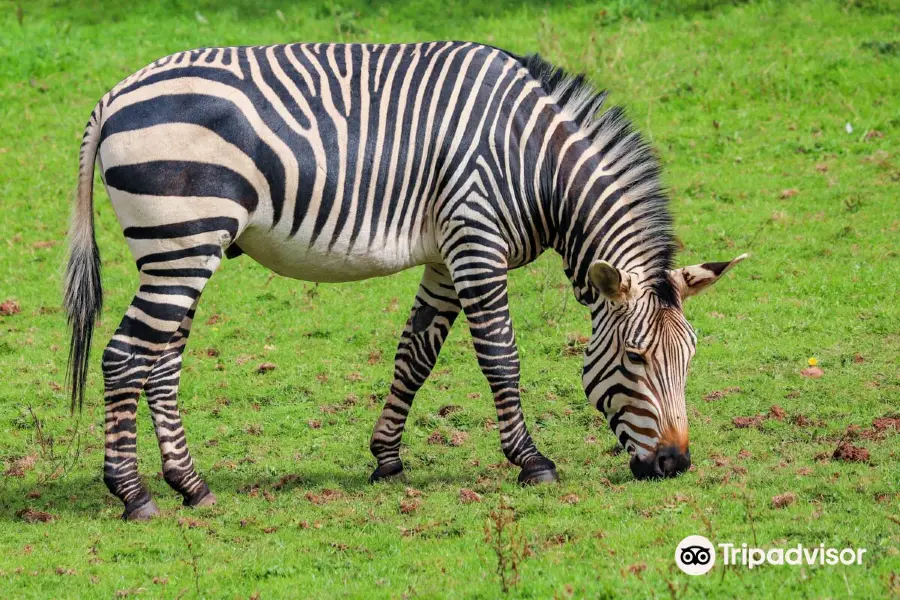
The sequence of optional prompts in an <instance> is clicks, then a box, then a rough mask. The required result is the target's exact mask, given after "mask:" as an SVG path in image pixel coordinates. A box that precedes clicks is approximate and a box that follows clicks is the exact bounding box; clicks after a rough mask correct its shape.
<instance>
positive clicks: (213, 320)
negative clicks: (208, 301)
mask: <svg viewBox="0 0 900 600" xmlns="http://www.w3.org/2000/svg"><path fill="white" fill-rule="evenodd" d="M221 320H222V317H221V316H219V314H218V313H214V314H213V315H212V316H211V317H210V318H208V319H207V320H206V324H207V325H215V324H216V323H218V322H219V321H221Z"/></svg>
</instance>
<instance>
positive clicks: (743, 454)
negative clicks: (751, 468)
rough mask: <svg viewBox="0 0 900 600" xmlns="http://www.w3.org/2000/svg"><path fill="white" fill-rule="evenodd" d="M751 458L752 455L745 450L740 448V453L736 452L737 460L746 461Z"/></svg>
mask: <svg viewBox="0 0 900 600" xmlns="http://www.w3.org/2000/svg"><path fill="white" fill-rule="evenodd" d="M752 457H753V453H752V452H750V451H749V450H747V449H745V448H741V451H740V452H738V458H741V459H745V460H746V459H748V458H752Z"/></svg>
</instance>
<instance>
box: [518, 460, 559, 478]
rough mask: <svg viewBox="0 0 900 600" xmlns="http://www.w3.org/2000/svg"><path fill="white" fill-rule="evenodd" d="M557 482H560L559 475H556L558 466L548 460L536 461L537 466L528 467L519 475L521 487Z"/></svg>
mask: <svg viewBox="0 0 900 600" xmlns="http://www.w3.org/2000/svg"><path fill="white" fill-rule="evenodd" d="M557 481H559V475H557V474H556V465H555V464H554V463H553V461H552V460H550V459H547V458H545V459H543V460H540V461H535V464H532V465H527V466H526V467H525V468H523V469H522V471H521V472H520V473H519V484H520V485H537V484H539V483H556V482H557Z"/></svg>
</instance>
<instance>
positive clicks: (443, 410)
mask: <svg viewBox="0 0 900 600" xmlns="http://www.w3.org/2000/svg"><path fill="white" fill-rule="evenodd" d="M462 409H463V408H462V406H458V405H456V404H445V405H444V406H442V407H440V408H439V409H438V416H440V417H446V416H447V415H452V414H453V413H455V412H459V411H461V410H462Z"/></svg>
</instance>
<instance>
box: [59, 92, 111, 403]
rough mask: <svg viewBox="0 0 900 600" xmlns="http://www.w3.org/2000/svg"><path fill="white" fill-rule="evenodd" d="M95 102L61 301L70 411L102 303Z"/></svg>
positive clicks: (79, 395) (79, 399)
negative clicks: (68, 335) (65, 322)
mask: <svg viewBox="0 0 900 600" xmlns="http://www.w3.org/2000/svg"><path fill="white" fill-rule="evenodd" d="M100 111H101V105H100V104H99V103H98V104H97V106H95V107H94V110H93V111H92V112H91V118H90V120H89V121H88V124H87V126H86V127H85V130H84V136H83V138H82V141H81V154H80V158H79V165H78V189H77V191H76V195H75V203H74V206H73V208H72V217H71V222H70V224H69V263H68V266H67V267H66V279H65V295H64V299H63V304H64V305H65V308H66V313H67V314H68V322H69V327H70V328H71V330H72V338H71V341H70V343H69V363H68V366H67V368H66V379H67V380H69V382H70V383H71V386H72V387H71V389H72V407H71V410H72V413H73V414H74V413H75V405H76V403H77V405H78V409H79V410H81V406H82V404H83V403H84V386H85V381H86V378H87V371H88V358H89V355H90V350H91V338H92V337H93V334H94V322H95V321H96V319H97V317H98V316H99V315H100V310H101V308H102V306H103V288H102V286H101V284H100V252H99V250H98V248H97V240H96V238H95V237H94V161H95V160H96V157H97V147H98V146H99V143H100Z"/></svg>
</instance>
